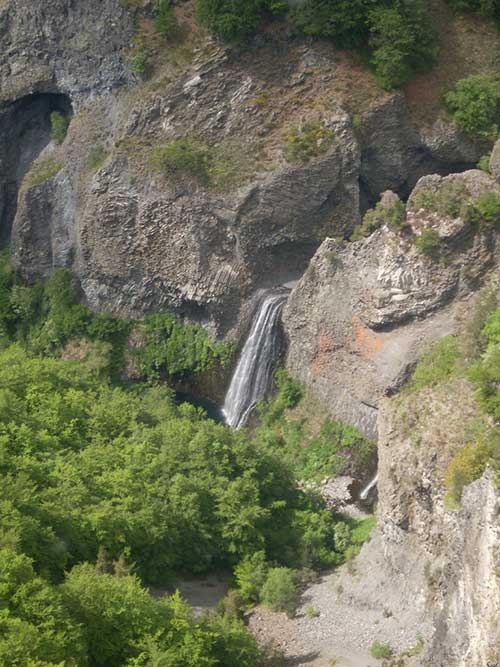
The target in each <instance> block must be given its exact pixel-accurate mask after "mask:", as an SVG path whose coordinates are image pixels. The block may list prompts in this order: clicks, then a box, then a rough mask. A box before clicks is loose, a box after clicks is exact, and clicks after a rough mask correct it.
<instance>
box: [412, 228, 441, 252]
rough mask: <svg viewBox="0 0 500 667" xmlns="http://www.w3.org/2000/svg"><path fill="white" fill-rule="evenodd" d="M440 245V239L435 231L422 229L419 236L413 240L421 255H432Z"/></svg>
mask: <svg viewBox="0 0 500 667" xmlns="http://www.w3.org/2000/svg"><path fill="white" fill-rule="evenodd" d="M440 243H441V239H440V238H439V234H438V233H437V231H436V230H435V229H424V231H423V232H422V233H421V234H420V236H417V237H416V238H415V245H416V247H417V250H418V252H420V253H422V254H423V255H434V254H435V252H436V250H437V249H438V248H439V245H440Z"/></svg>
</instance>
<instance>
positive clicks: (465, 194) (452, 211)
mask: <svg viewBox="0 0 500 667" xmlns="http://www.w3.org/2000/svg"><path fill="white" fill-rule="evenodd" d="M410 201H411V207H412V208H413V209H414V210H418V209H420V208H423V209H424V210H426V211H430V212H432V213H438V214H439V215H443V216H448V217H450V218H457V217H458V216H462V217H464V216H465V215H466V214H467V209H468V205H469V202H470V194H469V191H468V189H467V186H466V185H465V183H464V182H463V181H461V180H458V179H450V180H443V181H441V183H440V184H439V187H438V188H437V190H421V191H420V192H417V193H415V194H414V195H413V196H412V197H411V200H410Z"/></svg>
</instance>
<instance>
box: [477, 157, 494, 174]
mask: <svg viewBox="0 0 500 667" xmlns="http://www.w3.org/2000/svg"><path fill="white" fill-rule="evenodd" d="M490 160H491V153H486V155H483V156H482V158H481V159H480V160H479V162H478V163H477V168H478V169H481V171H485V172H486V173H487V174H491V167H490Z"/></svg>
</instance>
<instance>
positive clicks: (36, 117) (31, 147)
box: [0, 93, 72, 246]
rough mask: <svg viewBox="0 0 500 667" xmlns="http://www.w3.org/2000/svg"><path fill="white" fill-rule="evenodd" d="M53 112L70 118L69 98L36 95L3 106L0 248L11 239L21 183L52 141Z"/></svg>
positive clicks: (0, 127)
mask: <svg viewBox="0 0 500 667" xmlns="http://www.w3.org/2000/svg"><path fill="white" fill-rule="evenodd" d="M54 111H58V112H59V113H61V114H63V115H64V116H65V117H67V118H69V117H70V116H71V114H72V106H71V102H70V99H69V97H68V96H67V95H62V94H58V93H34V94H32V95H27V96H26V97H22V98H20V99H18V100H16V101H15V102H11V103H9V104H5V105H3V106H0V246H5V245H6V244H8V243H9V240H10V235H11V230H12V224H13V222H14V218H15V215H16V208H17V193H18V191H19V186H20V184H21V181H22V180H23V178H24V176H25V174H26V172H27V171H28V170H29V168H30V166H31V164H32V162H33V160H35V159H36V158H37V157H38V155H39V154H40V153H41V151H42V150H43V149H44V148H45V146H47V144H48V143H49V142H50V140H51V121H50V115H51V113H52V112H54Z"/></svg>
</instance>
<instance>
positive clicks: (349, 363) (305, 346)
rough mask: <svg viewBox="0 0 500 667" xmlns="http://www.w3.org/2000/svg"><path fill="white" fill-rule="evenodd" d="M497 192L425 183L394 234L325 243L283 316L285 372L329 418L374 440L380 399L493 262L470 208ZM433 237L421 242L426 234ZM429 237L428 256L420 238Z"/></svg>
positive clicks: (490, 235)
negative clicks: (431, 243) (308, 390)
mask: <svg viewBox="0 0 500 667" xmlns="http://www.w3.org/2000/svg"><path fill="white" fill-rule="evenodd" d="M492 190H496V191H498V192H500V188H499V187H498V185H496V184H495V182H494V180H493V179H492V178H491V177H490V176H488V175H487V174H485V173H484V172H481V171H476V170H474V171H468V172H464V173H463V174H456V175H451V176H448V177H445V178H443V177H440V176H427V177H423V178H422V179H421V180H420V181H419V183H418V184H417V186H416V188H415V189H414V191H413V192H412V195H411V197H410V199H409V201H408V205H407V212H406V220H405V221H404V222H402V223H401V226H400V228H394V226H391V225H390V224H383V225H382V227H381V228H380V229H378V230H377V231H375V232H374V233H373V234H372V235H371V236H370V237H369V238H367V239H365V240H362V241H358V242H355V243H348V244H345V243H338V242H337V241H334V240H331V239H330V240H327V241H325V242H324V243H323V245H322V246H321V248H320V249H319V250H318V252H317V254H316V255H315V257H314V258H313V260H312V261H311V264H310V266H309V268H308V270H307V272H306V273H305V275H304V276H303V278H302V279H301V281H300V282H299V284H298V286H297V287H296V288H295V289H294V291H293V292H292V295H291V297H290V299H289V301H288V304H287V306H286V308H285V311H284V323H285V330H286V333H287V336H288V338H289V351H288V360H287V365H288V368H289V369H290V370H291V372H292V373H293V374H294V375H295V376H296V377H298V378H299V379H300V380H301V381H302V382H304V383H305V384H307V385H308V386H309V387H310V388H311V389H312V391H313V392H315V393H316V395H317V396H318V397H319V398H320V399H322V400H323V402H324V403H325V406H327V409H328V410H329V411H330V413H331V414H332V415H333V416H334V417H337V418H339V419H342V420H344V421H347V422H349V423H353V424H356V425H357V426H359V427H360V428H361V430H363V431H364V432H365V433H366V434H367V435H369V436H374V435H376V430H377V408H378V403H379V400H380V398H381V397H382V396H383V395H384V394H387V393H389V394H390V393H393V392H395V391H396V390H397V389H398V387H399V386H400V385H401V384H402V382H403V381H404V380H405V378H406V377H407V375H408V373H409V371H410V370H411V368H412V366H413V364H414V363H415V362H416V360H417V359H418V357H419V355H420V354H421V352H422V350H424V349H425V347H426V346H428V345H429V343H430V342H431V341H432V340H435V339H437V338H439V337H441V336H443V335H445V334H447V333H451V332H452V331H453V330H454V328H455V320H456V318H457V316H458V315H459V314H460V310H461V308H462V304H463V302H464V300H466V299H467V298H468V297H469V296H470V295H471V294H472V293H473V292H474V290H476V289H477V287H478V286H479V285H480V284H481V281H482V279H483V278H484V277H485V276H486V275H487V274H488V272H489V271H491V269H492V268H493V267H494V266H496V265H497V264H498V261H499V255H498V247H497V234H496V232H495V231H494V229H492V228H491V226H488V225H487V224H485V225H480V226H479V227H477V226H475V225H474V224H472V223H471V221H470V220H469V217H470V216H469V211H470V208H469V207H470V206H473V203H474V201H475V200H476V199H477V198H478V197H479V195H480V194H481V193H484V192H489V191H492ZM431 230H432V232H431V236H430V237H429V236H427V237H425V234H427V235H429V232H430V231H431ZM422 234H424V237H423V238H431V239H434V243H435V244H436V248H435V249H434V250H432V249H431V250H432V254H430V255H428V254H424V253H423V252H422V249H421V250H420V251H419V245H418V244H419V238H422Z"/></svg>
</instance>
